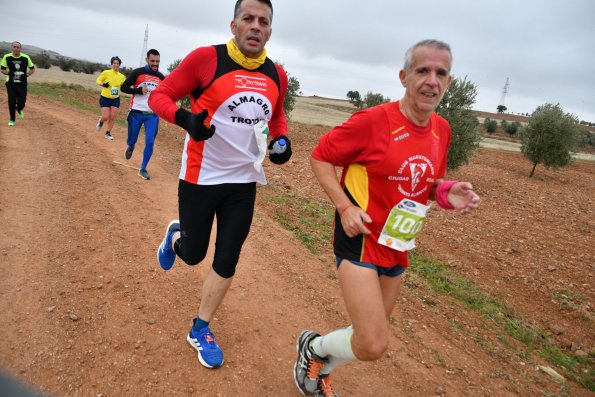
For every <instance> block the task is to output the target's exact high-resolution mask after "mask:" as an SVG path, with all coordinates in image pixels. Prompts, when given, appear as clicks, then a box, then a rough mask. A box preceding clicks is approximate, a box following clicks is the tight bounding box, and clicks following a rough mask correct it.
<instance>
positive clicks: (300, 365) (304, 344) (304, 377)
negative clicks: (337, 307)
mask: <svg viewBox="0 0 595 397" xmlns="http://www.w3.org/2000/svg"><path fill="white" fill-rule="evenodd" d="M319 336H320V334H317V333H316V332H313V331H302V333H301V334H300V336H299V337H298V340H297V343H296V350H297V353H298V356H297V359H296V361H295V365H294V366H293V379H294V380H295V385H296V386H297V387H298V389H300V392H301V393H302V394H303V395H304V396H313V395H314V393H315V392H316V391H317V390H318V383H319V382H318V380H319V378H320V370H322V368H323V367H324V363H325V362H326V360H325V359H324V358H322V357H319V356H317V355H316V354H315V353H314V352H313V351H312V350H310V342H312V340H313V339H314V338H316V337H319Z"/></svg>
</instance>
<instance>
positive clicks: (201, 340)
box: [186, 327, 223, 368]
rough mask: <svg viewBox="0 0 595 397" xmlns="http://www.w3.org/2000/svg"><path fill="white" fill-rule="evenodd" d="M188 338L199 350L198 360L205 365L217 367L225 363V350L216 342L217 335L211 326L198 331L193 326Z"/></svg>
mask: <svg viewBox="0 0 595 397" xmlns="http://www.w3.org/2000/svg"><path fill="white" fill-rule="evenodd" d="M186 340H188V343H190V346H192V347H193V348H195V349H196V351H197V352H198V361H200V363H201V364H202V365H203V366H205V367H207V368H217V367H220V366H222V365H223V351H222V350H221V348H220V347H219V345H218V344H217V342H215V335H213V333H212V332H211V330H210V329H209V327H204V328H203V329H201V330H200V331H198V332H196V331H194V328H192V329H191V330H190V332H189V333H188V336H187V337H186Z"/></svg>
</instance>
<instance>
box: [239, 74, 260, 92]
mask: <svg viewBox="0 0 595 397" xmlns="http://www.w3.org/2000/svg"><path fill="white" fill-rule="evenodd" d="M235 81H236V88H242V89H245V88H248V89H250V90H256V91H266V90H267V79H265V78H262V77H254V76H246V75H243V74H236V75H235Z"/></svg>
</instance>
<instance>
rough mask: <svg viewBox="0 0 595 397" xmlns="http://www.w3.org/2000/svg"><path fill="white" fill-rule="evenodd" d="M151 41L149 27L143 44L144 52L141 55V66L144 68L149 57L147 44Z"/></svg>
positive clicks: (146, 29)
mask: <svg viewBox="0 0 595 397" xmlns="http://www.w3.org/2000/svg"><path fill="white" fill-rule="evenodd" d="M148 41H149V25H147V27H146V28H145V41H144V42H143V50H142V51H141V53H140V64H139V66H144V65H145V63H146V61H145V58H146V57H147V42H148Z"/></svg>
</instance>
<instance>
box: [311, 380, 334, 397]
mask: <svg viewBox="0 0 595 397" xmlns="http://www.w3.org/2000/svg"><path fill="white" fill-rule="evenodd" d="M314 397H339V395H338V394H337V393H335V391H334V390H333V382H332V381H331V376H330V375H320V377H319V378H318V389H316V391H315V392H314Z"/></svg>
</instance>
